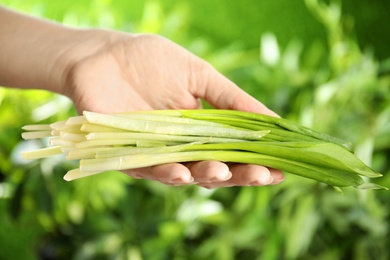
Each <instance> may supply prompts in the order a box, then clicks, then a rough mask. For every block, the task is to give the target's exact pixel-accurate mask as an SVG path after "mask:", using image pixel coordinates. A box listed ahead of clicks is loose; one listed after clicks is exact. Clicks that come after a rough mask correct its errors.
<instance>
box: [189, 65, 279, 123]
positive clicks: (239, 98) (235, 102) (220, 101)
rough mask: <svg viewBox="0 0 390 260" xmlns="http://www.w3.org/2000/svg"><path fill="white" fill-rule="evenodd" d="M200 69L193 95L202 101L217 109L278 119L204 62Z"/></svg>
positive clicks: (196, 75)
mask: <svg viewBox="0 0 390 260" xmlns="http://www.w3.org/2000/svg"><path fill="white" fill-rule="evenodd" d="M199 66H200V68H199V67H198V68H197V73H196V74H195V73H193V74H192V75H193V76H195V79H193V80H194V81H195V82H194V85H193V87H194V88H195V90H194V93H193V94H194V95H196V96H198V97H199V98H202V99H204V100H205V101H207V102H208V103H209V104H210V105H212V106H213V107H215V108H219V109H231V110H241V111H246V112H253V113H260V114H266V115H270V116H276V117H279V116H278V115H277V114H276V113H275V112H273V111H272V110H270V109H269V108H267V107H266V106H265V105H264V104H262V103H261V102H259V101H258V100H256V99H255V98H254V97H252V96H250V95H249V94H248V93H246V92H245V91H243V90H242V89H241V88H239V87H238V86H237V85H236V84H234V83H233V82H232V81H231V80H229V79H228V78H226V77H225V76H223V75H222V74H221V73H220V72H218V71H217V70H216V69H215V68H214V67H212V66H211V65H210V64H209V63H207V62H205V61H203V60H202V61H201V62H200V65H199Z"/></svg>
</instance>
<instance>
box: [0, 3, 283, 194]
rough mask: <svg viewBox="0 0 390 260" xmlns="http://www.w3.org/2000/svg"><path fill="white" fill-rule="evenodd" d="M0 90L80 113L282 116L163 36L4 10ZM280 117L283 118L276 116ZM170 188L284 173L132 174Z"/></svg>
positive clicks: (182, 170) (221, 168)
mask: <svg viewBox="0 0 390 260" xmlns="http://www.w3.org/2000/svg"><path fill="white" fill-rule="evenodd" d="M0 42H1V45H0V85H3V86H8V87H17V88H40V89H46V90H50V91H53V92H56V93H60V94H63V95H66V96H68V97H70V98H71V99H72V100H73V101H74V103H75V105H76V108H77V110H78V111H79V112H82V111H83V110H90V111H97V112H104V113H111V112H120V111H131V110H150V109H196V108H201V103H200V99H204V100H206V101H207V102H208V103H210V104H211V105H212V106H214V107H215V108H220V109H235V110H244V111H249V112H257V113H264V114H269V115H275V114H274V113H273V112H272V111H270V110H269V109H267V108H266V107H265V106H264V105H262V104H261V103H260V102H258V101H257V100H255V99H254V98H253V97H251V96H249V95H248V94H246V93H245V92H244V91H242V90H241V89H240V88H238V87H237V86H236V85H235V84H234V83H232V82H231V81H230V80H228V79H227V78H225V77H224V76H222V75H221V74H220V73H218V72H217V71H216V70H215V69H214V68H213V67H212V66H211V65H210V64H208V63H207V62H205V61H204V60H202V59H200V58H198V57H196V56H195V55H193V54H191V53H190V52H188V51H187V50H185V49H184V48H182V47H180V46H178V45H177V44H175V43H173V42H171V41H169V40H167V39H165V38H163V37H160V36H157V35H132V34H126V33H121V32H116V31H103V30H78V29H72V28H68V27H64V26H62V25H59V24H56V23H53V22H49V21H45V20H42V19H36V18H33V17H30V16H26V15H23V14H20V13H17V12H14V11H11V10H8V9H6V8H2V7H0ZM275 116H276V115H275ZM126 173H127V174H129V175H130V176H133V177H134V178H145V179H151V180H157V181H160V182H163V183H166V184H169V185H180V184H191V183H197V184H198V185H200V186H204V187H208V188H215V187H223V186H237V185H238V186H247V185H257V186H260V185H267V184H272V183H273V184H276V183H278V182H280V181H282V180H283V175H282V173H281V172H280V171H278V170H274V169H268V168H266V167H263V166H258V165H243V164H225V163H222V162H218V161H202V162H192V163H184V164H179V163H172V164H164V165H159V166H155V167H148V168H142V169H137V170H131V171H127V172H126Z"/></svg>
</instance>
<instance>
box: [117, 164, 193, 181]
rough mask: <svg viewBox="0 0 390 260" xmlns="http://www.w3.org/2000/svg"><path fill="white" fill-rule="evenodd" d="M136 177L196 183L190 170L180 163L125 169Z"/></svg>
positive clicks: (128, 173)
mask: <svg viewBox="0 0 390 260" xmlns="http://www.w3.org/2000/svg"><path fill="white" fill-rule="evenodd" d="M124 173H126V174H127V175H130V176H132V177H133V178H136V179H148V180H154V181H159V182H162V183H164V184H167V185H185V184H192V183H194V178H193V177H192V176H191V172H190V170H189V169H188V168H187V167H185V166H184V165H183V164H180V163H168V164H162V165H157V166H153V167H145V168H139V169H134V170H126V171H124Z"/></svg>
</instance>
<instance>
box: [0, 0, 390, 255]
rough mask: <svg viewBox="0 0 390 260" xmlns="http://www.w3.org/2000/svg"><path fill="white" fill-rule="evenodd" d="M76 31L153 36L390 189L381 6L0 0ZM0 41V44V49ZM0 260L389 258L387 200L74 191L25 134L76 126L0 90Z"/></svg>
mask: <svg viewBox="0 0 390 260" xmlns="http://www.w3.org/2000/svg"><path fill="white" fill-rule="evenodd" d="M0 4H3V5H5V6H8V7H11V8H14V9H16V10H20V11H22V12H25V13H28V14H30V15H34V16H38V17H44V18H47V19H51V20H56V21H58V22H61V23H64V24H66V25H69V26H76V27H82V28H85V27H100V28H107V29H116V30H122V31H127V32H136V33H140V32H149V33H157V34H161V35H163V36H165V37H168V38H170V39H171V40H173V41H175V42H177V43H179V44H180V45H182V46H184V47H185V48H187V49H189V50H190V51H192V52H193V53H195V54H197V55H198V56H200V57H202V58H203V59H205V60H207V61H209V62H210V63H211V64H212V65H214V66H215V67H216V68H217V69H218V70H220V71H221V72H222V73H223V74H225V75H226V76H227V77H229V78H230V79H232V80H233V81H234V82H236V83H237V84H238V85H239V86H240V87H242V88H243V89H244V90H246V91H247V92H249V93H250V94H251V95H253V96H255V97H256V98H257V99H258V100H260V101H262V102H263V103H265V104H266V105H267V106H269V107H270V108H271V109H273V110H274V111H276V112H277V113H279V114H280V115H281V116H283V117H285V118H289V119H292V120H294V121H297V122H300V123H302V124H304V125H307V126H309V127H312V128H314V129H317V130H319V131H323V132H326V133H329V134H332V135H334V136H337V137H340V138H343V139H346V140H349V141H351V142H352V143H353V144H354V145H355V148H356V151H357V155H358V156H359V157H360V158H361V159H362V160H363V161H364V162H366V163H367V164H369V165H371V166H372V167H373V168H374V169H375V170H377V171H379V172H381V173H383V174H384V177H383V178H380V179H378V180H376V181H377V182H378V183H379V184H380V185H383V186H387V187H390V49H389V46H390V33H389V32H390V27H389V25H390V14H389V12H390V2H389V1H381V0H375V1H368V0H361V1H354V0H345V1H341V0H340V1H336V0H328V1H325V0H305V1H300V0H289V1H286V0H285V1H282V0H275V1H258V0H242V1H220V0H208V1H207V0H197V1H189V0H185V1H173V0H166V1H157V0H143V1H141V0H139V1H130V0H127V1H125V0H118V1H111V0H89V1H87V0H80V1H51V0H0ZM0 44H1V43H0ZM0 113H1V117H0V127H1V131H0V143H1V146H0V259H136V260H137V259H224V260H225V259H332V260H333V259H362V260H363V259H390V247H389V246H390V234H389V231H390V227H389V224H390V192H389V191H363V190H354V189H344V193H343V194H340V193H337V192H335V191H334V190H332V189H331V188H329V187H327V186H324V185H321V184H318V183H316V182H313V181H310V180H306V179H303V178H300V177H297V176H292V175H289V174H288V173H286V181H285V182H284V183H282V184H280V185H276V186H270V187H261V188H259V187H234V188H221V189H216V190H206V189H203V188H197V187H167V186H164V185H162V184H158V183H154V182H151V181H145V180H133V179H131V178H129V177H127V176H125V175H124V174H121V173H118V172H109V173H105V174H101V175H100V176H95V177H89V178H85V179H81V180H77V181H74V182H70V183H68V182H65V181H63V179H62V176H63V175H64V173H65V172H66V171H67V170H68V169H70V168H73V167H74V165H73V163H72V162H66V161H64V160H63V158H50V159H44V160H41V161H24V160H22V159H21V158H20V151H21V150H26V149H32V148H34V147H40V146H42V145H44V144H42V143H39V142H26V141H22V140H21V138H20V134H21V129H20V128H21V127H22V126H23V125H26V124H31V123H49V122H54V121H58V120H61V119H64V118H66V117H68V116H70V115H74V114H75V112H74V109H73V107H72V103H71V102H70V101H69V100H68V99H66V98H64V97H61V96H58V95H54V94H52V93H48V92H45V91H38V90H28V91H26V90H25V91H20V90H10V89H5V88H0Z"/></svg>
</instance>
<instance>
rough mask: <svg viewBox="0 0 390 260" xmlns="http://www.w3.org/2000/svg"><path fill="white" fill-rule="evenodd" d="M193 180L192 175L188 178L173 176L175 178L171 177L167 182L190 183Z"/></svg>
mask: <svg viewBox="0 0 390 260" xmlns="http://www.w3.org/2000/svg"><path fill="white" fill-rule="evenodd" d="M193 181H194V177H192V176H191V177H190V178H189V179H188V178H183V177H179V178H175V179H172V180H170V181H169V183H172V184H175V183H191V182H193Z"/></svg>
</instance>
